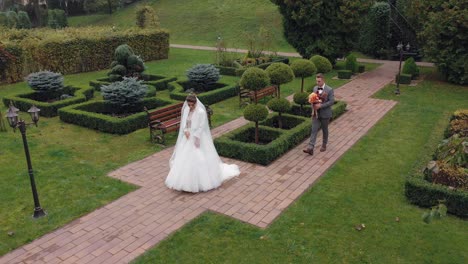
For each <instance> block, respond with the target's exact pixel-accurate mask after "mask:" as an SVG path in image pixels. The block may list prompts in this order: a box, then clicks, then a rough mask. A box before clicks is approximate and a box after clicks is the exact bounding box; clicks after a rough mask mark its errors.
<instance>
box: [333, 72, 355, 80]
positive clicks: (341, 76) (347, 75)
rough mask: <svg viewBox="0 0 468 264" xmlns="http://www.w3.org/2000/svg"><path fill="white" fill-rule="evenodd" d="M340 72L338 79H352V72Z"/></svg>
mask: <svg viewBox="0 0 468 264" xmlns="http://www.w3.org/2000/svg"><path fill="white" fill-rule="evenodd" d="M337 72H338V79H351V76H352V75H353V72H352V71H350V70H339V71H337Z"/></svg>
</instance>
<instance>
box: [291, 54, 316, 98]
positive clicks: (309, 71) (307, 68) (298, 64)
mask: <svg viewBox="0 0 468 264" xmlns="http://www.w3.org/2000/svg"><path fill="white" fill-rule="evenodd" d="M291 69H292V70H293V72H294V75H295V76H296V77H300V78H301V79H302V80H301V92H303V91H304V78H306V77H309V76H312V75H313V74H314V73H316V72H317V67H315V64H314V63H313V62H312V61H310V60H306V59H298V60H295V61H293V63H291Z"/></svg>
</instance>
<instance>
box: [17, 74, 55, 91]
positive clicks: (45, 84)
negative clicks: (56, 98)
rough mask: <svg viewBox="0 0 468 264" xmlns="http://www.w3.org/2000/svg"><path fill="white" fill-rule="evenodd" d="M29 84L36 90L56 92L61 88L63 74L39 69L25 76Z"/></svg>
mask: <svg viewBox="0 0 468 264" xmlns="http://www.w3.org/2000/svg"><path fill="white" fill-rule="evenodd" d="M26 81H27V82H28V84H29V86H30V87H31V88H32V89H33V90H36V91H38V92H56V91H59V90H61V89H62V88H63V76H62V74H60V73H56V72H51V71H40V72H34V73H31V74H29V75H28V76H27V77H26Z"/></svg>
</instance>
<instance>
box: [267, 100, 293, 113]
mask: <svg viewBox="0 0 468 264" xmlns="http://www.w3.org/2000/svg"><path fill="white" fill-rule="evenodd" d="M267 106H268V108H270V110H271V111H274V112H277V113H284V112H288V111H289V110H291V103H290V102H289V101H288V100H286V99H284V98H273V99H271V100H270V101H268V103H267Z"/></svg>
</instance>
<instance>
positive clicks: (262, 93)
mask: <svg viewBox="0 0 468 264" xmlns="http://www.w3.org/2000/svg"><path fill="white" fill-rule="evenodd" d="M276 94H277V89H276V86H274V85H272V86H268V87H265V88H263V89H260V90H258V91H257V101H258V100H260V99H262V98H263V97H267V96H270V95H271V96H273V97H275V96H276ZM246 98H248V99H249V103H252V102H255V93H254V91H249V90H247V89H243V88H242V87H241V88H240V90H239V106H242V105H244V104H246V102H245V100H244V99H246Z"/></svg>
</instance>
